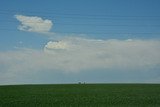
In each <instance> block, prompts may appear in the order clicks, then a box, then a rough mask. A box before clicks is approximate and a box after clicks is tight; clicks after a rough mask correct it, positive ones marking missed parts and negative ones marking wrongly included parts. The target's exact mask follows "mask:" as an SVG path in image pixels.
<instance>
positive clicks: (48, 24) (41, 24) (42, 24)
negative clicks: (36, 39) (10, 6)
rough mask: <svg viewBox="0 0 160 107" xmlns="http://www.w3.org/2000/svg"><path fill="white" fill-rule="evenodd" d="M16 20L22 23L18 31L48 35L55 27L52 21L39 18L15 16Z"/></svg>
mask: <svg viewBox="0 0 160 107" xmlns="http://www.w3.org/2000/svg"><path fill="white" fill-rule="evenodd" d="M15 18H16V19H17V20H18V21H20V22H21V25H19V26H18V29H19V30H22V31H28V32H37V33H48V32H49V31H50V30H51V28H52V25H53V23H52V21H51V20H48V19H45V20H44V19H42V18H41V17H37V16H24V15H15Z"/></svg>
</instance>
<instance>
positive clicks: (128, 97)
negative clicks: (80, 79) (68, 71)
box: [0, 84, 160, 107]
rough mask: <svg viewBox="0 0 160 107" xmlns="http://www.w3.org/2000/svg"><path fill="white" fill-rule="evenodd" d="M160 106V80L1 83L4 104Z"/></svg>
mask: <svg viewBox="0 0 160 107" xmlns="http://www.w3.org/2000/svg"><path fill="white" fill-rule="evenodd" d="M106 106H109V107H111V106H113V107H115V106H118V107H119V106H120V107H128V106H129V107H131V106H135V107H152V106H153V107H160V85H159V84H66V85H65V84H61V85H60V84H59V85H12V86H0V107H106Z"/></svg>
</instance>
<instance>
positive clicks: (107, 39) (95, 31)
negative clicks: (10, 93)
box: [0, 0, 160, 84]
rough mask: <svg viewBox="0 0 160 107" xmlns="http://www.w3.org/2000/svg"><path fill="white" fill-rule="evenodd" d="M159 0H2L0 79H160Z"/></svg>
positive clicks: (20, 81)
mask: <svg viewBox="0 0 160 107" xmlns="http://www.w3.org/2000/svg"><path fill="white" fill-rule="evenodd" d="M159 4H160V1H159V0H154V1H153V0H132V1H131V0H67V1H65V0H46V1H40V0H34V1H33V0H32V1H31V0H29V1H23V0H14V1H9V0H2V1H1V3H0V23H1V24H0V75H1V76H0V81H1V82H0V84H24V83H28V84H30V83H77V82H79V81H85V82H105V83H106V82H107V83H112V82H125V83H126V82H127V83H128V82H131V83H132V82H133V83H142V82H145V83H147V82H156V83H157V82H160V72H159V70H160V67H159V66H160V55H159V53H160V40H159V39H160V31H159V28H160V14H159V13H160V7H159Z"/></svg>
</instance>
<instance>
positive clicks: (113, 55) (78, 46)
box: [0, 37, 160, 78]
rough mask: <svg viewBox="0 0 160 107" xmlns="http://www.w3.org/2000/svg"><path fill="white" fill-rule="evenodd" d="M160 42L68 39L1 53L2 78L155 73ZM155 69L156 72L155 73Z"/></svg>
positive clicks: (158, 65) (158, 63) (159, 59)
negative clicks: (81, 73) (92, 73)
mask: <svg viewBox="0 0 160 107" xmlns="http://www.w3.org/2000/svg"><path fill="white" fill-rule="evenodd" d="M159 53H160V41H159V40H138V39H137V40H136V39H135V40H132V39H129V40H116V39H108V40H94V39H85V38H73V37H70V38H65V39H63V40H61V41H59V42H58V41H56V42H55V41H50V42H48V43H47V44H46V45H45V47H44V51H43V50H35V49H20V50H15V51H7V52H0V68H1V71H0V75H1V76H0V78H2V77H3V78H4V77H6V78H11V77H14V76H19V75H28V74H33V73H35V72H42V71H43V72H47V71H52V72H56V71H59V72H64V73H79V72H85V71H95V70H96V71H97V72H99V73H101V70H103V71H104V70H105V71H106V72H107V71H108V70H112V71H117V72H121V71H125V72H136V71H143V72H144V74H145V72H153V73H156V71H157V70H160V54H159ZM154 69H157V70H156V71H154Z"/></svg>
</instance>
